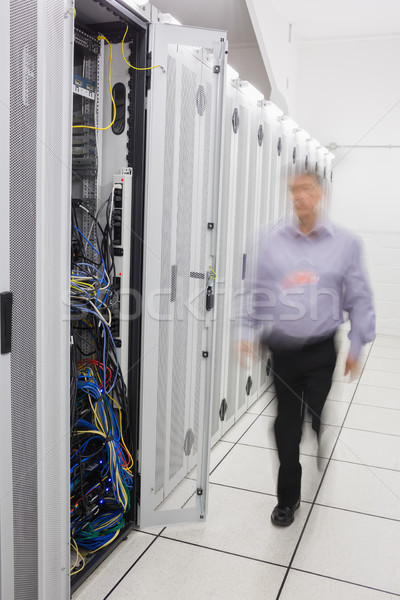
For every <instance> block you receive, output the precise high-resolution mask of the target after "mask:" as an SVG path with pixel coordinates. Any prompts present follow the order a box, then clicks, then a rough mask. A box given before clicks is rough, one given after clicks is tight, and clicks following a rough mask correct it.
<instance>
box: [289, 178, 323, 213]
mask: <svg viewBox="0 0 400 600" xmlns="http://www.w3.org/2000/svg"><path fill="white" fill-rule="evenodd" d="M289 189H290V191H291V192H292V198H293V208H294V210H295V212H296V215H297V216H298V218H299V219H300V220H301V219H303V218H306V217H308V216H310V215H311V214H314V213H315V211H316V209H317V206H318V203H319V201H320V200H321V198H322V190H321V188H320V187H319V185H318V183H317V182H316V181H315V179H314V178H313V177H311V176H309V175H299V176H297V177H294V178H293V179H292V182H291V184H290V186H289Z"/></svg>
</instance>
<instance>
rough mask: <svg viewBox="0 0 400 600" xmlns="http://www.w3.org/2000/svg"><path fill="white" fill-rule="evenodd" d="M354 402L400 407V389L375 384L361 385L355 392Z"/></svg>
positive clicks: (384, 406)
mask: <svg viewBox="0 0 400 600" xmlns="http://www.w3.org/2000/svg"><path fill="white" fill-rule="evenodd" d="M353 404H369V405H371V406H378V407H380V406H382V407H383V408H394V409H396V408H397V409H400V393H399V390H396V389H394V388H393V389H391V388H382V387H378V386H374V385H361V384H360V385H359V386H358V388H357V391H356V393H355V394H354V400H353Z"/></svg>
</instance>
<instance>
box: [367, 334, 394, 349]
mask: <svg viewBox="0 0 400 600" xmlns="http://www.w3.org/2000/svg"><path fill="white" fill-rule="evenodd" d="M376 346H386V347H387V348H400V337H391V336H388V335H377V336H376V338H375V341H374V345H373V347H374V348H375V347H376Z"/></svg>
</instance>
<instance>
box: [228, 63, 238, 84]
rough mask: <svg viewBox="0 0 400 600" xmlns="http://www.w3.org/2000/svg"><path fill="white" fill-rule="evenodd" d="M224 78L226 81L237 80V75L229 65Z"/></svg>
mask: <svg viewBox="0 0 400 600" xmlns="http://www.w3.org/2000/svg"><path fill="white" fill-rule="evenodd" d="M226 76H227V79H228V81H235V79H239V73H238V72H237V71H235V69H234V68H233V67H231V65H227V69H226Z"/></svg>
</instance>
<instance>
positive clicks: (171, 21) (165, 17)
mask: <svg viewBox="0 0 400 600" xmlns="http://www.w3.org/2000/svg"><path fill="white" fill-rule="evenodd" d="M161 23H167V24H168V25H182V23H181V22H180V21H178V19H175V17H173V16H172V15H171V14H170V13H163V14H162V15H161Z"/></svg>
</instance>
